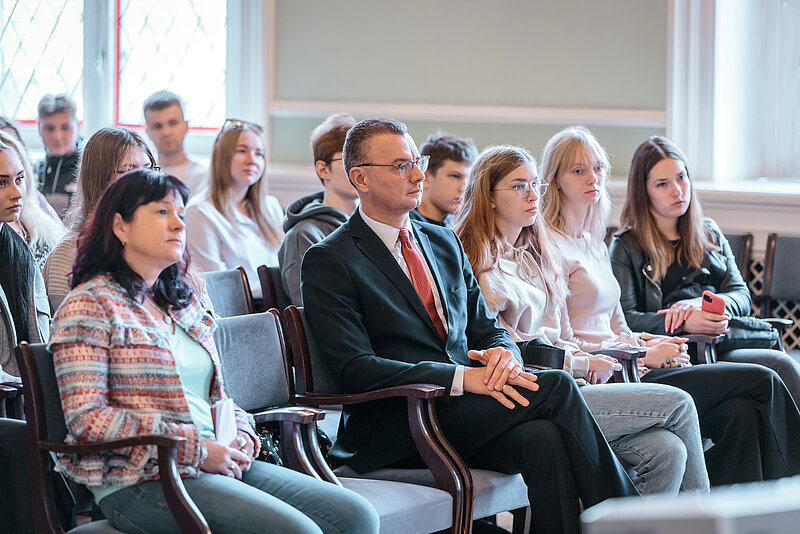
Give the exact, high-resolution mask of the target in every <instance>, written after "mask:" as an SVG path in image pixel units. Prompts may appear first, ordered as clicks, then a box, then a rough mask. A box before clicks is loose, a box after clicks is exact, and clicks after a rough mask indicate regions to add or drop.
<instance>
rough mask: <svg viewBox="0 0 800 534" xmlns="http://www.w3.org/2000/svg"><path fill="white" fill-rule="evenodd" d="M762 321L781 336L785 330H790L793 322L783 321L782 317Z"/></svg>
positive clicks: (789, 320)
mask: <svg viewBox="0 0 800 534" xmlns="http://www.w3.org/2000/svg"><path fill="white" fill-rule="evenodd" d="M763 320H764V321H766V322H768V323H769V324H770V326H772V328H774V329H775V330H777V331H778V332H780V333H781V334H783V333H784V332H785V331H786V329H787V328H791V326H792V325H793V324H794V321H792V320H791V319H783V318H782V317H765V318H764V319H763Z"/></svg>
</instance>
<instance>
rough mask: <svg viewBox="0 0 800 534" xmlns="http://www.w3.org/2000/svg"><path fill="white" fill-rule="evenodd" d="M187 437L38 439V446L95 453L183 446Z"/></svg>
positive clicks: (72, 452)
mask: <svg viewBox="0 0 800 534" xmlns="http://www.w3.org/2000/svg"><path fill="white" fill-rule="evenodd" d="M185 441H186V438H184V437H182V436H173V435H171V434H143V435H141V436H134V437H130V438H122V439H115V440H112V441H97V442H95V443H79V444H68V443H56V442H52V441H38V442H36V446H37V447H39V448H40V449H42V450H48V451H53V452H60V453H63V454H95V453H98V452H105V451H113V450H116V449H124V448H127V447H137V446H142V445H155V446H156V447H163V448H166V449H177V448H178V447H183V444H184V442H185Z"/></svg>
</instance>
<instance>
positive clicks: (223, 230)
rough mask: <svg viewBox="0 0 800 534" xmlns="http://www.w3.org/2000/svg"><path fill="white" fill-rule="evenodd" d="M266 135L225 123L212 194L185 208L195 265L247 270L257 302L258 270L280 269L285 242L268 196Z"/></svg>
mask: <svg viewBox="0 0 800 534" xmlns="http://www.w3.org/2000/svg"><path fill="white" fill-rule="evenodd" d="M263 134H264V131H263V129H262V128H261V126H259V125H257V124H253V123H250V122H244V121H238V120H231V119H228V120H227V121H225V124H224V125H223V127H222V130H220V132H219V134H218V135H217V138H216V140H215V141H214V148H213V151H212V154H211V177H210V187H209V191H208V194H207V195H206V197H205V198H199V199H193V200H192V202H191V203H190V205H189V206H188V207H187V209H186V221H187V225H188V235H189V247H190V248H191V250H192V256H193V258H194V260H195V265H197V266H198V267H199V268H200V270H203V271H221V270H226V269H235V268H236V267H239V266H242V267H244V269H245V272H246V273H247V276H248V278H249V280H250V284H251V289H252V291H253V295H254V296H255V297H256V298H260V297H261V286H260V284H259V283H258V274H257V272H256V269H258V267H259V266H260V265H268V266H277V265H278V249H279V248H280V246H281V243H282V242H283V228H282V223H283V210H282V209H281V206H280V204H279V203H278V199H276V198H275V197H274V196H271V195H267V194H266V180H265V179H264V175H265V173H266V152H265V149H264V139H263Z"/></svg>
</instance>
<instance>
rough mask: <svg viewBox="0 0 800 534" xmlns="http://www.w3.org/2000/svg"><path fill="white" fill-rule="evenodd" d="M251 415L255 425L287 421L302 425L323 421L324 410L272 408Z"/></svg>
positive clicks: (294, 407)
mask: <svg viewBox="0 0 800 534" xmlns="http://www.w3.org/2000/svg"><path fill="white" fill-rule="evenodd" d="M252 415H253V418H254V419H255V420H256V423H269V422H283V421H287V422H291V423H297V424H301V425H302V424H308V423H313V422H314V421H321V420H322V419H325V410H318V409H316V408H304V407H300V406H288V407H285V408H273V409H271V410H265V411H263V412H256V413H253V414H252Z"/></svg>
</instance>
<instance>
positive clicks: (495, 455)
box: [437, 371, 637, 534]
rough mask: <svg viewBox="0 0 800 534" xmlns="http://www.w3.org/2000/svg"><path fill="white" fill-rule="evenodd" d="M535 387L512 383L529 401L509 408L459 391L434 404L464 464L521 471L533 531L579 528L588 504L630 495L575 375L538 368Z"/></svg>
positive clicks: (632, 492)
mask: <svg viewBox="0 0 800 534" xmlns="http://www.w3.org/2000/svg"><path fill="white" fill-rule="evenodd" d="M537 376H538V383H539V390H538V391H536V392H533V391H528V390H526V389H522V388H517V390H518V391H520V392H521V393H522V394H523V395H524V396H525V397H526V398H527V399H528V400H530V405H529V406H526V407H523V406H517V407H516V408H514V409H513V410H509V409H508V408H506V407H504V406H503V405H501V404H500V403H499V402H497V401H496V400H495V399H493V398H492V397H488V396H485V395H473V394H469V393H466V394H464V395H463V396H460V397H452V398H451V399H450V401H449V402H447V403H444V402H442V403H439V404H437V410H438V413H439V422H440V424H441V426H442V430H443V431H444V433H445V436H447V438H448V440H449V441H450V442H451V443H452V444H453V446H454V447H455V449H456V450H457V451H458V452H459V454H461V455H462V457H463V458H464V460H465V461H466V463H467V465H469V466H470V467H473V468H478V469H489V470H492V471H500V472H502V473H509V474H513V473H521V474H522V477H523V479H524V480H525V483H526V484H527V486H528V498H529V499H530V502H531V508H532V512H533V526H534V529H533V530H534V531H535V532H537V534H542V533H549V532H553V533H565V532H580V522H579V519H578V515H579V512H580V509H579V504H578V500H579V499H580V500H581V501H582V502H583V504H584V506H586V507H587V508H588V507H589V506H592V505H594V504H597V503H599V502H601V501H604V500H605V499H608V498H610V497H621V496H625V495H637V492H636V488H635V487H634V486H633V484H632V483H631V481H630V479H629V478H628V475H627V474H626V473H625V470H624V469H623V468H622V466H621V465H620V464H619V462H618V461H617V458H616V457H615V456H614V453H613V452H612V451H611V447H610V446H609V445H608V443H607V442H606V440H605V438H604V437H603V434H602V432H601V431H600V428H599V427H598V426H597V423H596V422H595V420H594V418H593V417H592V414H591V413H590V412H589V408H588V407H587V406H586V403H585V402H584V400H583V396H582V395H581V394H580V391H579V390H578V386H577V384H575V381H574V380H573V379H572V377H570V376H569V375H568V374H567V373H565V372H564V371H542V372H540V373H537Z"/></svg>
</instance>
